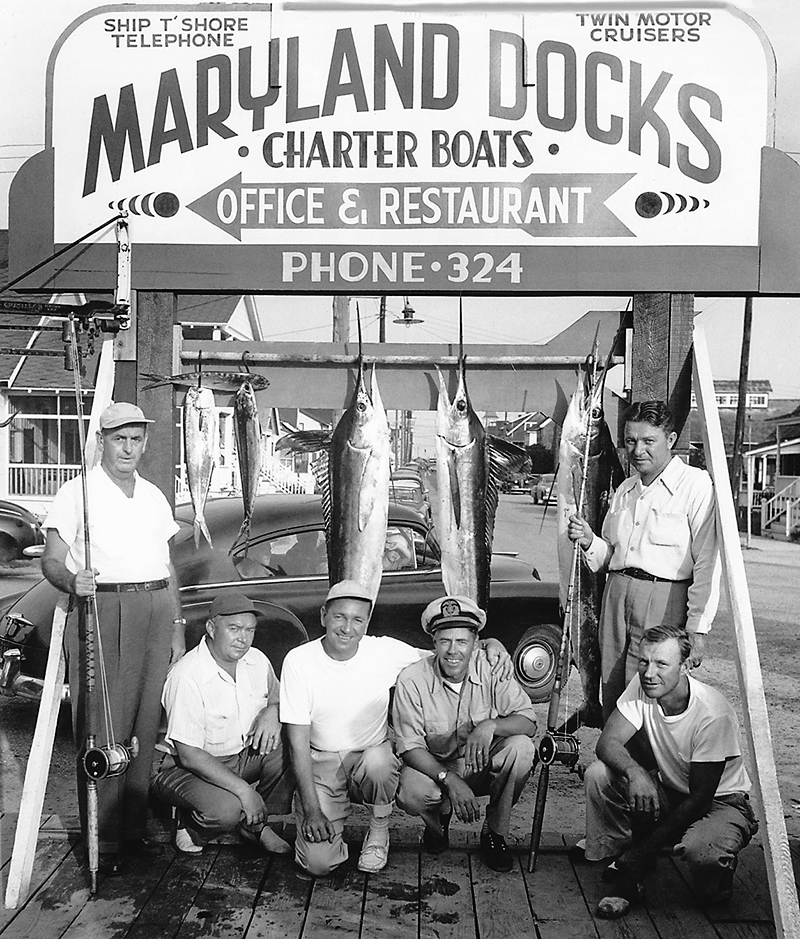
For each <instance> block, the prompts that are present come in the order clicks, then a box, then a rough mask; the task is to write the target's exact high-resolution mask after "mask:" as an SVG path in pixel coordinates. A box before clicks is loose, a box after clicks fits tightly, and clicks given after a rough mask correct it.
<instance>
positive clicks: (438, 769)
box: [394, 597, 536, 872]
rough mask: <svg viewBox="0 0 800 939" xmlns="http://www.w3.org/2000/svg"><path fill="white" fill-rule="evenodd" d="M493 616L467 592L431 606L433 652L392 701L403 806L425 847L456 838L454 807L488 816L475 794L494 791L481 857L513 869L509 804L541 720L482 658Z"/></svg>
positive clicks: (468, 816)
mask: <svg viewBox="0 0 800 939" xmlns="http://www.w3.org/2000/svg"><path fill="white" fill-rule="evenodd" d="M485 624H486V614H485V613H484V612H483V610H481V609H480V608H479V607H478V606H476V605H475V604H474V603H473V602H472V601H471V600H469V599H468V598H466V597H442V598H440V599H439V600H434V601H433V602H432V603H430V604H428V606H427V607H426V608H425V610H424V612H423V614H422V628H423V629H424V630H425V632H426V633H428V635H430V636H432V637H433V647H434V654H433V656H432V657H430V658H427V659H424V660H422V661H420V662H417V663H415V664H414V665H409V666H408V668H406V669H404V670H403V671H402V672H401V673H400V677H399V678H398V680H397V689H396V691H395V699H394V728H395V732H396V734H397V753H398V755H399V756H401V757H402V758H403V760H404V762H405V764H406V765H405V766H404V767H403V769H402V771H401V773H400V786H399V789H398V792H397V804H398V805H399V806H400V807H401V808H402V809H404V810H405V811H406V812H408V813H409V815H419V816H420V817H421V818H422V820H423V821H424V822H425V832H424V834H423V836H422V843H423V846H424V847H425V849H426V850H427V851H428V852H429V853H431V854H440V853H441V852H442V851H444V850H445V849H446V848H447V846H448V844H449V825H450V818H451V816H452V813H453V812H455V813H456V817H457V818H459V819H460V820H461V821H464V822H472V821H475V820H477V819H478V818H479V817H480V806H479V805H478V801H477V799H476V796H477V795H487V794H488V795H489V807H488V809H487V811H486V818H485V820H484V824H483V830H482V832H481V854H482V856H483V859H484V861H485V862H486V864H487V865H488V866H489V867H491V868H492V869H493V870H496V871H504V872H505V871H510V870H511V867H512V860H511V855H510V853H509V851H508V846H507V844H506V837H507V836H508V828H509V823H510V820H511V809H512V808H513V806H514V805H515V804H516V802H517V800H518V799H519V797H520V795H521V794H522V790H523V789H524V787H525V782H526V781H527V779H528V776H529V775H530V772H531V766H532V764H533V757H534V753H535V750H534V746H533V741H532V739H531V738H532V737H533V735H534V734H535V733H536V717H535V713H534V710H533V706H532V705H531V702H530V699H529V698H528V696H527V695H526V694H525V692H524V691H523V690H522V688H521V687H520V686H519V684H517V682H516V681H515V680H514V679H513V678H512V679H507V680H500V679H499V678H498V676H497V675H494V674H492V672H491V669H490V667H489V665H488V663H487V662H486V660H485V658H484V657H483V656H479V655H477V654H476V649H477V646H478V633H479V632H480V630H481V629H483V627H484V625H485Z"/></svg>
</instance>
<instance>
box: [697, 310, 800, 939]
mask: <svg viewBox="0 0 800 939" xmlns="http://www.w3.org/2000/svg"><path fill="white" fill-rule="evenodd" d="M694 388H695V396H696V398H697V405H698V407H699V409H700V416H701V418H702V422H701V423H702V427H703V440H704V442H705V448H706V465H707V467H708V470H709V472H710V473H711V476H712V477H713V479H714V487H715V490H716V496H717V525H718V529H719V534H720V544H721V553H722V564H723V576H724V580H725V584H726V586H727V590H728V598H729V601H730V605H731V612H732V614H733V628H734V632H735V634H736V648H737V651H738V656H737V657H736V667H737V670H738V673H739V688H740V691H741V695H742V706H743V711H744V720H745V729H746V731H747V737H748V740H749V742H750V750H751V754H752V757H753V761H752V762H753V776H754V780H753V781H754V783H755V786H756V792H757V793H758V795H759V797H760V802H761V819H760V821H761V824H762V826H763V829H762V830H763V832H764V835H765V836H766V837H765V847H766V851H765V856H766V861H767V879H768V880H769V889H770V895H771V897H772V911H773V915H774V917H775V930H776V933H777V936H778V937H779V939H796V937H798V936H800V908H798V903H797V889H796V887H795V883H794V876H793V873H792V861H791V855H790V853H789V839H788V837H787V834H786V823H785V822H784V818H783V806H782V803H781V794H780V791H779V789H778V775H777V771H776V769H775V758H774V755H773V751H772V736H771V734H770V729H769V717H768V715H767V702H766V698H765V697H764V684H763V680H762V675H761V663H760V661H759V657H758V646H757V644H756V633H755V626H754V625H753V610H752V607H751V606H750V592H749V590H748V589H747V578H746V576H745V569H744V558H743V556H742V546H741V543H740V541H739V529H738V526H737V524H736V512H735V509H734V506H733V496H732V495H731V487H730V480H729V477H728V464H727V462H726V459H725V445H724V443H723V440H722V428H721V426H720V422H719V412H718V411H717V402H716V398H715V397H714V380H713V378H712V375H711V363H710V361H709V357H708V349H707V347H706V340H705V335H704V333H703V330H702V328H701V327H698V326H695V330H694Z"/></svg>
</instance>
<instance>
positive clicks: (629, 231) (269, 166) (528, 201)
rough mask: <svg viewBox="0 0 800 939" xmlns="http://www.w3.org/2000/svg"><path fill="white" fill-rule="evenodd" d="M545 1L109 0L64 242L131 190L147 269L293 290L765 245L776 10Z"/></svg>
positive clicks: (449, 279)
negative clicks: (516, 4) (770, 13)
mask: <svg viewBox="0 0 800 939" xmlns="http://www.w3.org/2000/svg"><path fill="white" fill-rule="evenodd" d="M331 6H333V8H331ZM521 9H522V8H521ZM545 9H547V10H552V9H553V7H552V5H548V6H547V7H546V8H545ZM530 10H531V12H530V13H527V12H516V13H515V12H507V11H503V9H502V8H501V9H497V8H495V9H492V5H491V4H489V3H487V4H486V9H485V12H475V11H474V10H473V11H471V12H459V10H458V8H456V7H454V6H449V5H446V4H443V5H442V6H441V7H440V8H438V9H437V8H435V6H434V7H432V6H431V5H427V6H426V7H425V8H424V9H422V8H420V10H418V11H416V12H415V11H413V9H412V11H411V12H396V11H395V10H386V9H377V8H376V9H372V10H370V9H365V8H364V7H363V6H358V7H356V8H352V7H345V5H344V4H341V5H338V6H337V5H336V4H333V5H331V4H328V5H327V7H324V6H323V7H322V8H315V9H310V8H306V9H303V6H302V4H294V5H292V6H291V7H290V8H286V9H281V8H279V7H277V6H274V5H272V6H271V5H268V4H258V3H254V4H247V3H238V4H237V3H230V4H203V5H198V6H186V5H170V4H165V5H155V4H147V5H125V6H119V7H114V6H108V7H103V8H101V9H99V10H96V11H93V12H92V13H89V14H87V15H85V16H84V17H82V18H81V19H80V20H78V21H76V22H75V23H73V24H72V26H70V27H69V29H68V30H67V31H66V32H65V33H64V35H63V36H62V38H61V40H60V41H59V43H58V45H57V47H56V49H55V50H54V52H53V55H52V57H51V64H50V73H49V76H48V95H49V101H48V121H49V125H50V126H49V128H48V145H49V146H48V151H49V152H51V153H52V161H53V162H52V172H53V205H54V215H53V220H52V227H53V232H54V242H55V244H56V245H63V244H67V243H69V242H71V241H73V240H75V239H77V238H80V237H81V236H82V234H83V233H85V232H88V231H91V230H92V229H93V228H95V227H96V226H97V225H98V223H99V222H101V221H102V220H103V219H104V218H107V217H109V215H110V213H111V212H113V211H114V210H117V209H124V210H127V211H128V212H129V214H130V233H131V240H132V242H133V244H134V246H135V247H134V257H135V258H136V259H137V262H141V260H142V259H146V267H147V268H148V271H146V272H143V271H142V269H141V266H140V267H139V272H138V275H137V267H136V263H135V265H134V281H136V277H137V276H139V277H140V278H142V277H144V280H142V281H141V282H140V285H142V284H143V283H148V284H150V285H155V286H163V287H170V286H171V287H179V286H180V285H181V283H184V284H185V281H184V280H183V278H184V275H185V273H186V268H187V267H190V268H191V270H192V277H193V282H192V285H193V286H194V288H195V289H220V288H223V287H225V288H228V289H250V290H252V289H263V290H275V291H282V292H286V291H307V290H326V291H333V290H342V291H345V292H358V291H363V292H375V291H376V290H404V291H416V292H431V291H461V290H466V291H474V290H478V291H479V290H487V291H493V292H518V291H530V290H542V289H548V288H549V289H558V288H556V287H555V284H556V282H557V281H558V279H559V278H560V279H561V280H562V281H565V280H568V279H569V278H570V277H573V276H575V275H576V274H577V277H578V280H577V283H578V284H579V286H577V287H576V288H575V289H576V290H578V291H582V292H586V291H587V290H589V291H591V284H590V283H589V278H588V277H586V276H585V273H581V272H589V271H592V270H593V269H594V268H595V267H598V268H600V271H601V272H602V273H601V274H600V277H599V283H597V285H596V287H597V290H598V292H599V291H600V290H602V289H608V287H609V286H610V285H606V287H605V288H604V286H603V284H604V278H606V279H607V277H608V274H609V273H613V271H612V272H609V270H608V269H605V270H604V268H603V265H604V263H605V262H603V261H602V260H601V259H603V258H617V260H616V261H614V262H613V268H615V269H617V270H618V273H619V274H620V275H621V277H624V275H625V274H626V272H627V273H630V272H631V271H636V270H637V268H638V267H640V266H641V263H642V261H643V260H644V259H645V258H650V259H652V261H651V262H647V263H652V264H653V265H654V267H653V270H654V271H656V270H662V269H663V270H664V271H666V270H668V269H669V268H668V267H667V265H668V264H669V263H672V262H671V261H670V259H679V258H683V259H690V258H692V257H693V258H695V259H697V258H702V257H703V256H704V252H703V250H701V251H700V252H699V254H698V252H697V249H705V248H709V247H713V248H715V249H721V251H720V254H719V256H720V257H724V258H728V259H729V261H732V262H733V264H734V266H736V265H739V264H741V263H745V264H746V263H748V262H747V261H746V259H754V258H755V257H756V254H757V247H758V243H759V204H760V170H761V151H762V147H763V146H764V145H767V144H769V143H770V142H771V141H770V133H771V125H770V119H771V108H772V98H773V93H774V88H773V84H774V83H773V73H772V70H771V67H770V58H769V56H768V55H767V50H766V49H765V45H764V43H763V41H762V36H761V35H760V34H759V32H758V30H757V29H755V28H754V24H753V23H752V21H750V20H748V19H746V18H744V17H743V16H741V15H739V14H738V13H737V11H736V10H734V9H732V8H731V7H729V6H728V5H715V4H712V5H709V6H698V7H696V8H694V7H688V6H687V5H686V4H683V3H682V4H680V5H679V6H675V7H674V8H670V7H669V5H667V6H659V7H656V6H653V5H649V4H643V5H642V6H641V8H639V9H632V8H631V7H630V5H629V4H627V3H626V4H621V5H620V8H619V10H618V11H616V12H615V11H613V10H608V9H605V10H602V11H596V12H592V11H591V8H590V9H589V10H588V11H586V12H583V11H580V10H579V9H578V8H573V7H564V8H561V9H559V10H558V11H557V12H537V11H536V9H535V5H534V4H531V6H530ZM40 165H43V164H40ZM112 237H113V232H110V233H109V234H107V235H105V236H103V237H102V238H101V242H102V241H108V239H110V238H112ZM141 246H153V247H154V250H153V251H150V252H147V251H146V252H144V254H142V253H141V251H140V248H141ZM620 249H622V253H620ZM631 249H634V250H631ZM635 249H649V250H648V251H647V252H645V253H644V254H642V253H639V255H637V254H636V250H635ZM664 249H667V254H665V255H660V254H659V253H660V252H662V251H663V250H664ZM727 249H730V250H727ZM576 250H577V252H578V253H577V254H576V253H575V252H576ZM587 251H592V252H593V254H592V255H591V257H592V258H593V259H594V260H593V261H591V260H587V262H586V263H584V262H583V261H582V260H581V259H582V258H583V257H584V256H586V257H587V258H588V257H589V256H588V255H587ZM705 256H706V257H708V254H707V253H706V254H705ZM637 257H638V260H633V259H635V258H637ZM212 259H213V260H212ZM83 260H84V262H85V261H86V258H84V259H83ZM598 262H599V263H598ZM673 267H675V268H676V270H675V274H674V276H677V277H678V278H680V277H681V276H682V273H680V272H679V271H678V270H677V266H676V265H675V264H674V263H673ZM689 267H690V270H694V269H695V268H696V264H695V263H694V262H691V261H690V263H689ZM722 267H723V268H724V267H725V263H723V265H722ZM156 271H160V272H161V273H160V275H157V274H156ZM543 277H544V279H545V283H543ZM159 278H160V282H159V283H157V281H159ZM176 278H177V280H176ZM584 280H585V281H586V283H585V284H584V285H583V286H580V284H581V283H583V281H584ZM564 286H565V285H564V284H563V283H562V284H561V289H563V287H564ZM633 286H635V285H633ZM613 289H617V290H621V289H628V288H627V287H624V286H623V284H622V283H619V284H618V285H615V286H614V288H613ZM652 289H659V285H658V284H656V283H653V284H652ZM662 289H663V288H662ZM672 289H678V288H677V287H674V288H672ZM683 289H690V290H691V289H697V288H696V287H692V286H691V285H688V286H686V287H684V288H683Z"/></svg>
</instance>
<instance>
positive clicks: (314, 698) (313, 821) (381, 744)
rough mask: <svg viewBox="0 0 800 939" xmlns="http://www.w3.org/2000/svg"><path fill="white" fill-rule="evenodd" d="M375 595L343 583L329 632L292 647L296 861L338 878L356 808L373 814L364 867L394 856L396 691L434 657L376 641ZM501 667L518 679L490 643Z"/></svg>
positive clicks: (289, 713) (370, 869) (328, 603)
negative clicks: (407, 671) (372, 628)
mask: <svg viewBox="0 0 800 939" xmlns="http://www.w3.org/2000/svg"><path fill="white" fill-rule="evenodd" d="M371 614H372V597H371V595H370V593H369V591H367V590H366V588H365V587H363V586H361V585H360V584H357V583H355V582H354V581H342V582H340V583H338V584H335V585H334V586H333V587H331V589H330V590H329V591H328V595H327V597H326V600H325V604H324V606H323V607H322V609H321V610H320V618H321V622H322V627H323V629H324V630H325V635H324V636H322V637H321V638H320V639H317V640H314V641H312V642H308V643H305V644H304V645H302V646H298V647H297V648H296V649H292V650H291V651H290V652H289V653H288V654H287V656H286V658H285V659H284V662H283V670H282V672H281V721H282V723H283V724H284V725H285V726H286V730H287V734H288V737H289V745H290V748H291V754H292V765H293V768H294V773H295V777H296V780H297V790H298V795H299V800H298V804H297V806H296V809H297V816H296V817H297V837H296V840H295V859H296V860H297V863H298V864H299V865H300V866H301V867H303V868H304V869H305V870H307V871H308V872H309V873H311V874H313V875H315V876H317V877H320V876H324V875H326V874H329V873H330V872H331V871H332V870H334V868H336V867H338V866H339V865H340V864H341V863H342V862H343V861H346V860H347V857H348V849H347V845H346V843H345V841H344V838H343V836H342V835H343V830H344V824H345V821H346V820H347V817H348V815H349V814H350V805H351V801H355V802H358V803H362V804H364V805H367V806H369V808H370V815H371V818H370V825H369V830H368V832H367V834H366V836H365V838H364V843H363V845H362V849H361V854H360V857H359V861H358V867H359V870H362V871H366V872H367V873H377V872H378V871H380V870H382V869H383V868H384V867H385V866H386V862H387V859H388V856H389V817H390V815H391V813H392V809H393V807H394V799H395V793H396V791H397V782H398V779H399V773H400V763H399V760H398V759H397V757H396V756H395V755H394V753H393V752H392V745H391V742H390V741H389V739H388V733H389V729H388V709H389V692H390V690H391V688H392V687H393V686H394V683H395V681H396V680H397V676H398V675H399V674H400V672H401V671H402V669H403V668H405V667H406V666H407V665H409V664H410V663H412V662H416V661H418V659H419V658H420V657H421V656H425V657H429V656H430V653H429V652H425V651H423V650H420V649H415V648H414V647H413V646H409V645H407V644H406V643H404V642H400V641H399V640H398V639H392V638H391V637H389V636H367V635H365V633H366V631H367V626H368V624H369V619H370V616H371ZM487 645H488V646H489V647H490V648H489V650H488V651H487V654H488V655H490V657H491V660H492V662H493V663H494V664H493V665H492V666H489V665H487V668H491V667H494V668H495V669H497V670H498V671H499V672H500V673H502V674H504V675H508V674H510V660H509V658H508V654H507V653H506V651H505V649H504V648H503V646H502V644H501V643H499V642H497V641H496V640H490V641H489V642H488V643H487Z"/></svg>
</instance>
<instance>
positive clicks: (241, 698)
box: [151, 591, 294, 854]
mask: <svg viewBox="0 0 800 939" xmlns="http://www.w3.org/2000/svg"><path fill="white" fill-rule="evenodd" d="M255 628H256V608H255V606H254V604H253V602H252V600H250V598H249V597H246V596H245V595H244V594H243V593H239V592H238V591H230V592H226V593H223V594H220V595H219V596H218V597H217V598H216V599H215V600H214V602H213V603H212V604H211V609H210V611H209V616H208V621H207V623H206V635H205V637H204V638H203V639H202V640H201V641H200V643H199V644H198V645H197V646H195V647H194V649H192V650H191V652H188V653H187V654H186V655H185V656H184V657H183V658H182V659H181V660H180V662H178V663H177V665H175V666H174V667H173V668H172V669H171V670H170V673H169V675H168V676H167V681H166V684H165V685H164V695H163V699H162V700H163V704H164V710H165V711H166V712H167V733H166V738H165V744H166V746H167V747H168V749H169V756H168V757H167V758H166V759H165V760H164V762H163V763H162V766H161V769H160V771H159V772H158V773H157V775H156V777H155V779H154V780H153V783H152V786H151V791H152V793H153V795H154V796H155V797H156V798H159V799H162V800H163V801H165V802H168V803H169V804H171V805H175V806H177V807H178V810H179V811H178V822H177V829H176V833H175V847H176V848H177V849H178V851H180V852H181V853H183V854H200V853H201V852H202V850H203V846H204V845H205V844H207V843H208V842H209V841H211V840H212V839H214V838H215V837H217V836H218V835H220V834H223V833H225V832H231V831H237V832H238V833H239V835H240V836H241V837H242V838H243V840H245V841H250V842H253V843H255V844H260V846H261V847H262V848H263V849H264V850H265V851H270V852H272V853H274V854H288V853H289V852H290V851H291V848H290V847H289V845H288V844H287V843H286V842H285V841H284V840H283V839H282V838H280V837H279V836H278V835H276V834H275V832H273V831H272V829H271V828H269V827H268V825H267V817H268V808H270V807H271V808H272V811H273V813H274V814H278V815H286V814H288V813H289V812H291V809H292V792H293V790H294V784H293V778H292V773H291V769H290V768H289V759H288V753H286V751H285V750H284V747H283V745H282V741H281V725H280V721H279V717H278V706H279V700H280V686H279V684H278V679H277V677H276V676H275V672H274V670H273V668H272V664H271V662H270V661H269V659H268V658H267V657H266V656H265V655H264V654H263V652H259V650H258V649H254V648H253V647H252V646H253V637H254V635H255ZM253 784H255V788H254V786H253Z"/></svg>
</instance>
